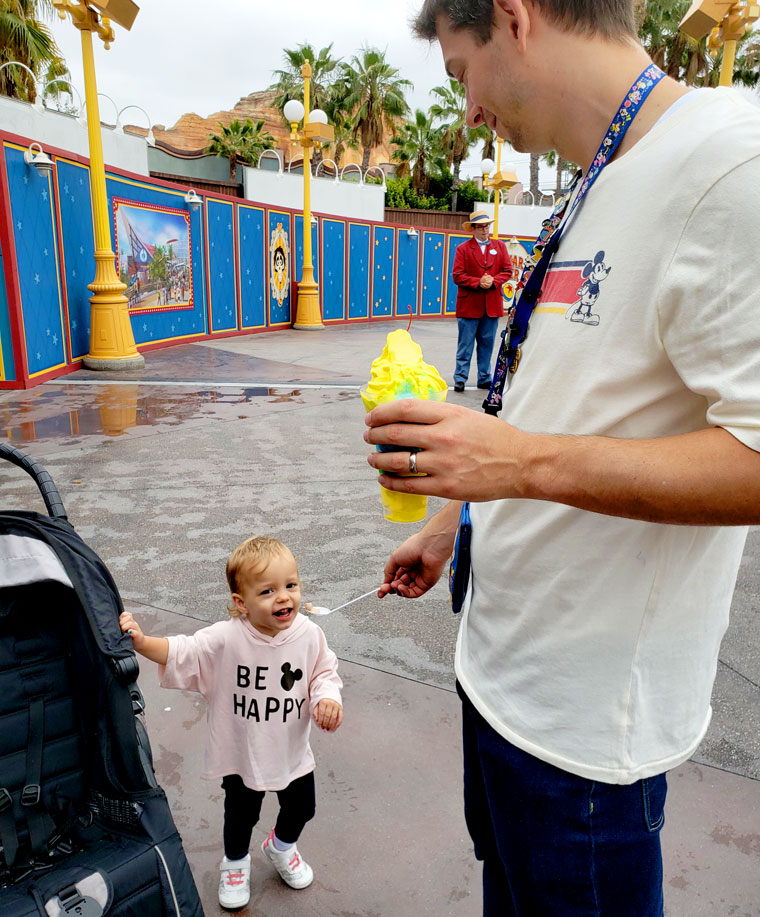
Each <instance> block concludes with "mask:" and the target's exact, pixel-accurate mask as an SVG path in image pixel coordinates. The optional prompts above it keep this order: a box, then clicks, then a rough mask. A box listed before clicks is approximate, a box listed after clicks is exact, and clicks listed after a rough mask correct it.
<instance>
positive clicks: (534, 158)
mask: <svg viewBox="0 0 760 917" xmlns="http://www.w3.org/2000/svg"><path fill="white" fill-rule="evenodd" d="M538 162H539V155H538V153H531V154H530V193H531V194H532V195H533V203H534V204H535V203H536V201H538V199H539V197H540V196H541V191H540V190H539V187H538Z"/></svg>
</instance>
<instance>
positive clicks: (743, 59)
mask: <svg viewBox="0 0 760 917" xmlns="http://www.w3.org/2000/svg"><path fill="white" fill-rule="evenodd" d="M689 5H690V0H639V2H638V4H637V15H638V22H639V38H640V40H641V43H642V44H643V45H644V47H645V48H646V50H647V51H648V52H649V55H650V57H651V58H652V60H653V61H654V62H655V64H657V66H658V67H661V68H662V69H663V70H664V71H665V72H666V73H667V74H668V76H672V77H673V78H674V79H676V80H681V81H682V82H684V83H686V84H687V85H689V86H716V85H717V83H718V78H719V75H720V65H721V62H722V58H723V49H722V47H721V48H719V49H718V50H717V53H716V54H715V55H713V54H711V53H710V52H709V38H710V36H705V37H704V38H701V39H699V41H695V40H694V39H693V38H689V37H688V36H686V35H684V34H683V32H681V31H680V30H679V28H678V26H679V23H680V22H681V20H682V19H683V17H684V15H685V14H686V12H687V10H688V9H689ZM742 46H745V48H746V53H745V54H740V53H739V48H741V47H742ZM753 48H754V50H753ZM757 63H758V61H757V33H756V32H749V33H747V34H745V36H744V37H743V38H740V39H739V41H738V42H737V57H736V62H735V64H734V74H733V79H734V80H735V81H736V82H741V83H744V84H745V85H750V86H751V85H755V84H756V83H757V79H758V74H757Z"/></svg>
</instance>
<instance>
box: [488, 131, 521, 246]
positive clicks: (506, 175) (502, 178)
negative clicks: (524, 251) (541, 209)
mask: <svg viewBox="0 0 760 917" xmlns="http://www.w3.org/2000/svg"><path fill="white" fill-rule="evenodd" d="M503 143H504V141H503V140H502V139H501V137H497V138H496V171H495V172H494V174H493V176H491V177H490V178H489V175H490V173H491V171H492V170H493V168H494V161H493V159H484V160H483V161H482V162H481V164H480V171H481V172H482V173H483V185H484V187H486V188H493V191H494V195H493V216H494V220H493V230H492V232H491V238H492V239H498V238H499V205H500V204H501V192H502V190H504V189H509V188H511V187H512V186H513V185H516V184H517V176H516V175H515V173H514V172H503V171H502V169H501V145H502V144H503Z"/></svg>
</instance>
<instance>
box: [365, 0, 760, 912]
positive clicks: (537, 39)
mask: <svg viewBox="0 0 760 917" xmlns="http://www.w3.org/2000/svg"><path fill="white" fill-rule="evenodd" d="M416 30H417V33H418V34H419V35H421V36H422V37H425V38H428V39H431V40H432V39H433V38H437V39H438V41H439V42H440V45H441V50H442V52H443V58H444V62H445V65H446V70H447V71H448V73H449V74H450V75H451V76H452V77H453V78H455V79H457V80H459V81H460V82H462V83H463V85H464V86H465V88H466V91H467V120H468V123H469V124H470V125H471V126H477V125H479V124H483V123H485V124H487V125H488V127H490V128H491V129H492V130H496V131H497V132H498V134H499V136H501V137H504V138H505V139H507V140H509V141H510V142H511V144H512V145H513V147H514V148H515V149H517V150H519V151H521V152H528V151H530V152H537V153H542V152H544V151H546V150H548V149H550V148H554V149H556V150H557V151H558V152H559V154H560V155H561V156H562V157H563V158H564V159H568V160H570V161H573V162H577V163H579V164H580V165H581V166H582V167H583V170H584V173H588V172H589V170H590V167H591V166H592V164H593V165H594V168H596V166H598V165H599V164H604V162H606V158H607V157H606V154H604V147H603V146H602V152H599V148H600V142H602V139H603V138H605V137H606V136H608V134H607V132H608V131H609V130H610V124H611V122H612V121H613V118H617V117H618V113H620V112H622V113H623V114H625V112H627V111H628V108H627V106H626V103H631V100H632V99H633V102H634V103H635V104H633V107H634V108H635V107H636V105H637V104H640V108H639V111H638V114H637V115H636V117H635V118H634V119H633V120H632V121H631V122H630V124H629V126H628V129H627V132H626V133H625V135H624V137H623V140H622V142H621V144H620V146H619V147H618V149H617V152H616V153H615V155H614V156H613V157H612V159H611V162H610V163H609V164H608V165H605V166H604V168H603V170H602V171H601V174H600V176H599V178H598V180H597V181H596V182H595V183H594V184H593V185H592V186H591V189H590V190H589V191H588V193H587V194H586V196H585V197H584V198H583V200H582V203H581V204H580V205H579V207H578V208H577V210H575V211H574V212H573V213H572V214H571V217H570V220H569V223H568V225H567V228H566V229H565V231H564V234H563V235H562V237H561V241H560V244H559V249H558V251H557V253H556V254H555V256H554V258H553V261H552V262H551V269H550V270H549V271H548V273H547V275H546V277H545V278H544V280H543V283H542V290H541V294H540V296H539V298H538V300H537V306H536V308H535V310H534V312H533V315H532V317H531V319H530V326H529V331H528V334H527V336H526V338H525V340H524V343H523V344H522V356H521V359H520V361H519V365H518V368H517V371H516V373H515V374H514V376H513V378H512V381H511V383H510V387H509V391H508V393H507V396H506V398H505V399H504V406H503V411H502V416H501V418H496V417H493V416H489V415H486V414H480V413H476V412H474V411H471V410H468V409H466V408H464V407H463V406H460V405H456V404H436V403H434V402H430V401H415V400H414V399H407V400H403V401H397V402H394V403H392V404H386V405H381V406H380V407H378V408H376V409H375V410H374V411H372V412H371V413H370V414H369V415H368V417H367V425H368V428H369V429H368V430H367V431H366V432H365V439H366V440H367V442H369V443H372V444H373V445H374V444H383V443H385V444H388V443H391V444H394V445H396V446H399V445H401V446H403V445H408V446H410V447H411V446H414V447H419V448H421V449H422V450H423V451H421V452H417V453H416V454H415V462H414V464H415V465H416V470H417V471H418V472H420V473H421V474H422V475H426V476H422V477H410V476H405V477H393V476H381V478H380V480H381V483H382V484H383V485H384V486H385V487H387V488H389V489H391V490H399V491H407V492H411V493H426V494H432V495H436V496H440V497H445V498H449V499H450V501H451V502H450V503H448V504H447V505H446V506H445V507H444V508H443V509H442V510H441V511H440V512H439V513H438V515H437V516H435V517H433V518H432V519H431V520H430V521H429V522H428V523H427V524H426V525H425V526H424V528H423V529H422V530H421V531H420V532H419V533H417V534H416V535H413V536H412V537H411V538H409V539H408V540H407V541H405V542H404V543H403V544H402V545H401V546H400V547H398V548H397V549H396V550H395V551H394V552H393V554H392V556H391V557H390V559H389V561H388V563H387V564H386V567H385V583H384V585H383V586H382V587H381V589H380V593H379V594H381V595H385V594H388V593H389V592H396V593H399V594H401V595H404V596H407V597H416V596H419V595H421V594H422V593H424V592H425V591H427V590H428V589H429V588H430V587H431V586H432V585H433V584H434V583H435V582H436V581H437V580H438V578H439V577H440V575H441V573H442V571H443V569H444V566H445V565H446V563H447V560H448V557H449V554H450V552H451V550H452V545H453V542H454V537H455V532H456V529H457V520H458V517H459V513H460V506H461V502H462V501H464V500H466V501H472V505H471V507H470V514H471V519H472V572H471V579H470V583H469V590H468V594H467V598H466V601H465V606H464V610H463V620H462V625H461V628H460V633H459V638H458V643H457V653H456V673H457V678H458V682H459V687H460V693H461V695H462V698H463V717H464V757H465V763H464V772H465V814H466V818H467V823H468V827H469V829H470V832H471V834H472V836H473V840H474V843H475V851H476V855H477V857H478V858H479V859H481V860H483V890H484V913H485V914H487V915H489V917H490V915H497V914H498V915H503V914H517V915H531V917H532V915H552V917H553V915H561V917H568V915H579V917H580V915H584V917H586V915H591V914H593V915H601V917H657V915H661V914H662V913H663V898H662V860H661V854H660V846H659V834H658V832H659V829H660V826H661V825H662V822H663V818H664V800H665V792H666V782H665V772H666V771H667V770H669V769H670V768H673V767H676V766H677V765H679V764H681V763H682V762H683V761H685V760H687V759H688V757H689V756H690V755H691V754H693V752H694V751H695V750H696V748H697V747H698V745H699V743H700V741H701V739H702V737H703V736H704V734H705V732H706V730H707V727H708V724H709V720H710V694H711V689H712V683H713V680H714V677H715V670H716V665H717V656H718V649H719V645H720V640H721V637H722V635H723V633H724V632H725V628H726V626H727V619H728V610H729V605H730V600H731V594H732V592H733V588H734V583H735V577H736V572H737V569H738V566H739V562H740V560H741V556H742V549H743V545H744V541H745V537H746V528H745V526H746V525H747V524H754V523H757V522H760V454H758V453H759V452H760V322H758V321H757V316H758V293H757V279H756V272H757V267H756V257H755V255H754V253H753V245H754V244H755V243H754V241H753V240H756V239H757V238H758V237H760V113H759V112H758V110H757V108H755V107H754V106H752V105H751V104H750V103H748V102H746V101H745V100H744V99H743V98H742V97H741V96H739V95H738V94H735V93H734V92H733V91H732V90H730V89H710V90H707V89H706V90H699V91H689V90H688V89H687V88H686V87H684V86H681V85H679V84H678V83H676V82H674V81H673V80H671V79H669V78H663V79H660V81H659V82H657V83H656V85H654V88H653V89H652V90H651V93H650V94H649V95H648V96H647V97H646V98H645V99H644V100H643V101H641V97H640V96H638V97H637V95H636V93H637V92H638V90H637V86H638V85H639V83H638V81H639V80H640V79H641V75H643V74H644V73H645V72H647V71H648V68H649V67H650V61H649V59H648V57H647V55H646V53H645V52H644V50H643V49H642V47H641V46H640V45H639V43H638V42H637V40H636V38H635V28H634V21H633V0H533V2H530V0H468V2H467V3H462V2H461V0H425V3H424V6H423V8H422V11H421V12H420V14H419V16H418V18H417V21H416ZM621 100H625V101H621ZM716 226H720V227H721V231H720V234H719V235H716V232H715V227H716ZM587 280H589V281H590V285H586V281H587ZM571 319H572V320H571ZM368 462H369V464H370V465H371V466H373V467H375V468H377V469H380V470H382V471H391V472H404V473H405V474H406V475H408V472H409V470H410V464H411V463H410V456H409V455H408V454H407V453H405V452H404V451H393V452H378V451H373V452H372V454H371V455H370V456H368Z"/></svg>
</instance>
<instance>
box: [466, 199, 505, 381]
mask: <svg viewBox="0 0 760 917" xmlns="http://www.w3.org/2000/svg"><path fill="white" fill-rule="evenodd" d="M492 223H493V219H492V218H491V217H489V215H488V212H487V211H485V210H475V211H473V212H472V213H471V214H470V219H469V220H467V221H466V222H464V223H463V224H462V227H463V228H464V229H467V230H469V231H470V232H472V238H471V239H468V240H467V241H466V242H463V243H462V244H461V245H460V246H459V248H457V253H456V255H455V256H454V269H453V271H452V275H453V278H454V283H455V284H456V285H457V287H458V288H459V289H458V291H457V311H456V314H457V324H458V326H459V338H458V341H457V360H456V368H455V369H454V391H455V392H463V391H464V386H465V382H467V377H468V375H469V374H470V361H471V360H472V349H473V346H474V344H475V342H476V341H477V345H478V355H477V360H478V388H490V387H491V354H492V353H493V342H494V338H495V337H496V326H497V325H498V323H499V319H500V318H501V316H502V315H504V306H503V303H502V298H501V287H502V284H503V283H505V282H506V281H507V280H509V278H510V277H511V276H512V261H511V259H510V257H509V253H508V252H507V246H506V245H505V244H504V243H503V242H500V241H499V240H498V239H489V238H488V234H489V232H490V230H491V224H492Z"/></svg>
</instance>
